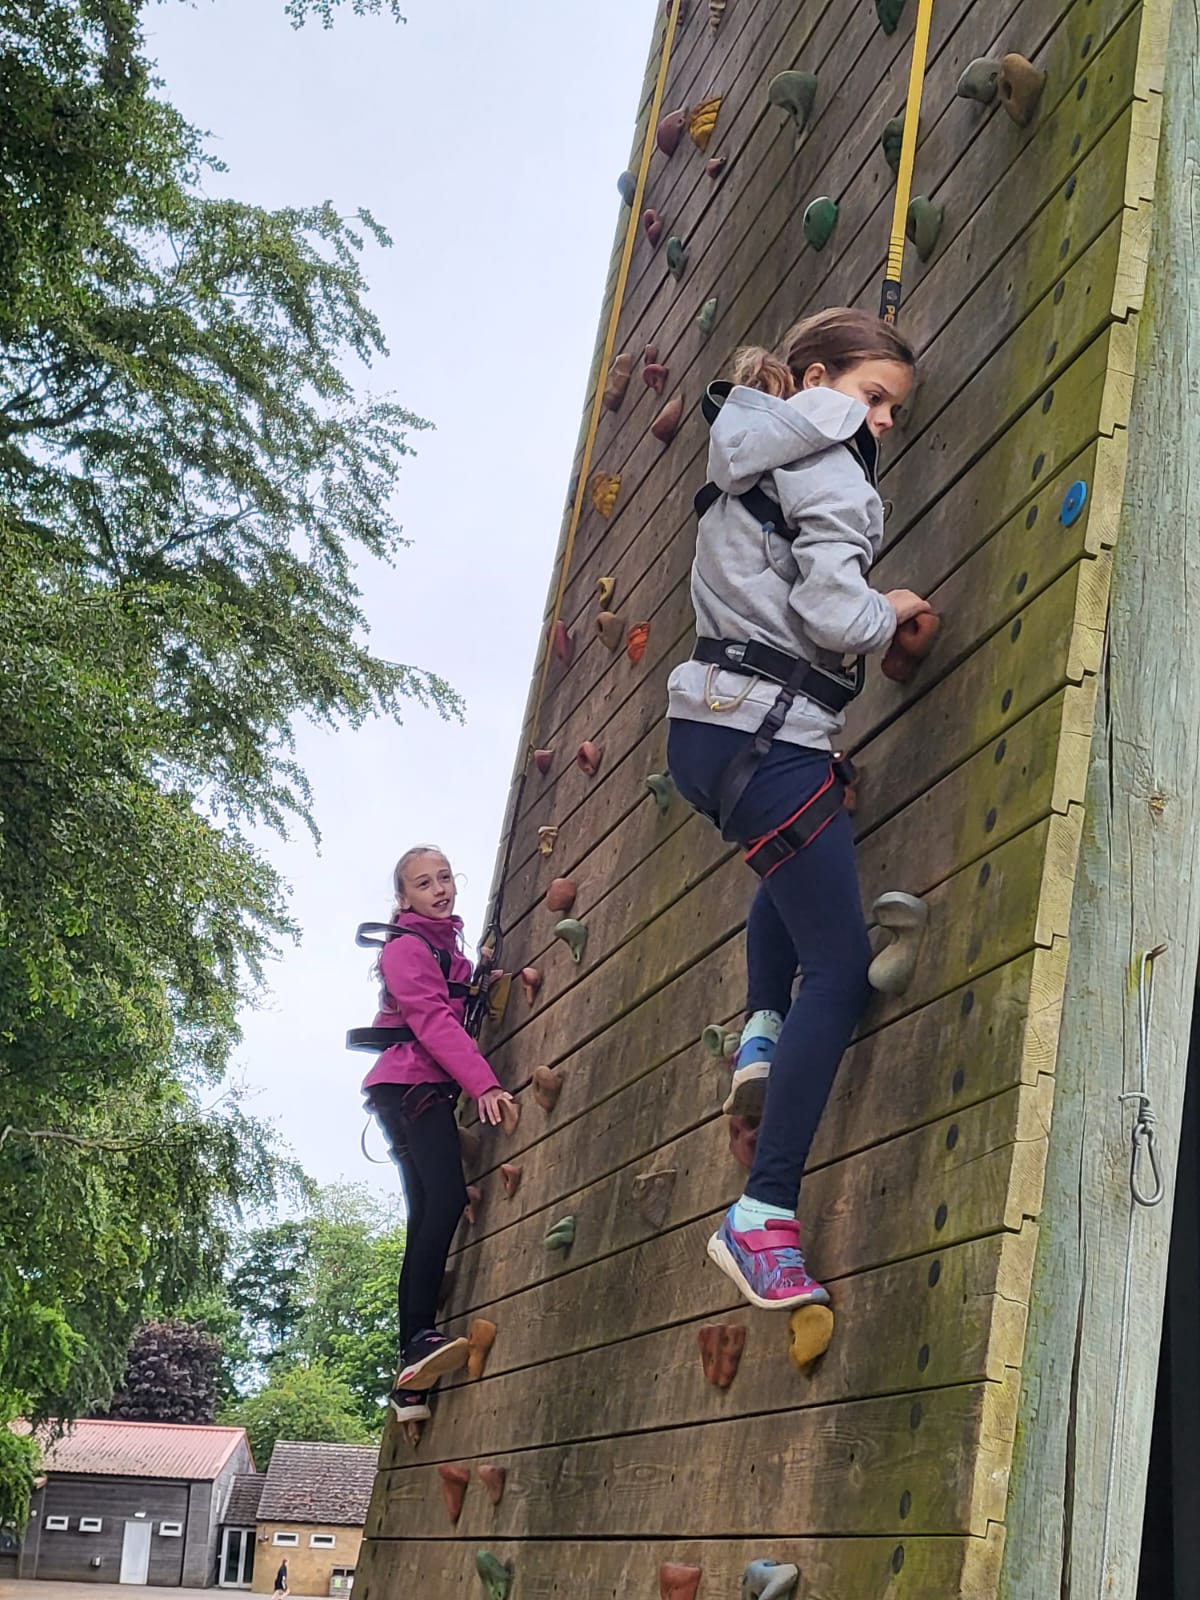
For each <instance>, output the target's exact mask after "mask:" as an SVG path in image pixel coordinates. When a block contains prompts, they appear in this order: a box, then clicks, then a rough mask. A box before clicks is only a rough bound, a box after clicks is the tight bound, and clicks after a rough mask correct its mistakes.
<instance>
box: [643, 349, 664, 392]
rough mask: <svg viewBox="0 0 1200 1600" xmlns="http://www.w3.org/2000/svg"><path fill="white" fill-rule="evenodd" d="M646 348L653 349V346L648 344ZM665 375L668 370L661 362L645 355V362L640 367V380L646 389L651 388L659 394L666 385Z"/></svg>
mask: <svg viewBox="0 0 1200 1600" xmlns="http://www.w3.org/2000/svg"><path fill="white" fill-rule="evenodd" d="M648 348H649V349H651V350H653V349H654V346H653V345H650V346H649V347H648ZM667 377H668V372H667V369H666V367H664V366H663V364H662V362H661V361H651V360H650V359H649V358H648V357H647V360H646V364H645V366H644V367H643V368H642V381H643V382H644V383H645V385H646V387H647V389H653V390H654V392H655V394H661V393H662V392H663V390H664V389H665V388H666V386H667Z"/></svg>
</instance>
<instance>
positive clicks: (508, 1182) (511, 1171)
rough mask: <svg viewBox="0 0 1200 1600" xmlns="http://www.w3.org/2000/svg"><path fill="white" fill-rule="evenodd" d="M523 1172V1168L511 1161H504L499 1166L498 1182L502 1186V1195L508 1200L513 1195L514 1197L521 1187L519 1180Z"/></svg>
mask: <svg viewBox="0 0 1200 1600" xmlns="http://www.w3.org/2000/svg"><path fill="white" fill-rule="evenodd" d="M524 1171H525V1169H524V1167H520V1166H518V1165H516V1163H514V1162H512V1161H506V1162H504V1164H503V1165H502V1166H501V1168H500V1182H501V1183H502V1184H503V1185H504V1193H505V1195H506V1196H507V1197H508V1199H510V1200H511V1199H512V1197H513V1195H515V1194H516V1192H517V1190H518V1189H519V1188H520V1187H521V1178H522V1175H523V1174H524Z"/></svg>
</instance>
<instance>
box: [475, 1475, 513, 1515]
mask: <svg viewBox="0 0 1200 1600" xmlns="http://www.w3.org/2000/svg"><path fill="white" fill-rule="evenodd" d="M478 1470H479V1481H480V1483H481V1484H482V1485H483V1487H484V1488H485V1489H486V1490H487V1497H488V1499H489V1500H490V1501H491V1503H492V1505H494V1506H498V1505H499V1504H500V1502H501V1500H503V1499H504V1480H505V1479H506V1478H507V1476H508V1473H507V1472H506V1471H505V1469H504V1468H503V1467H492V1466H482V1467H480V1468H479V1469H478Z"/></svg>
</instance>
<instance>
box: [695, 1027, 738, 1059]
mask: <svg viewBox="0 0 1200 1600" xmlns="http://www.w3.org/2000/svg"><path fill="white" fill-rule="evenodd" d="M741 1042H742V1036H741V1034H739V1033H736V1032H735V1031H734V1030H733V1029H732V1028H726V1027H724V1026H723V1025H722V1024H721V1023H719V1022H710V1023H709V1025H708V1027H707V1028H705V1030H704V1032H703V1033H702V1034H701V1035H700V1043H701V1044H702V1045H703V1046H704V1049H705V1050H706V1051H707V1052H708V1054H709V1055H710V1056H715V1057H716V1059H717V1060H718V1061H727V1060H728V1059H729V1057H730V1056H731V1055H733V1053H734V1051H735V1050H736V1049H737V1047H738V1045H739V1044H741Z"/></svg>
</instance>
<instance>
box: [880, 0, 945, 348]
mask: <svg viewBox="0 0 1200 1600" xmlns="http://www.w3.org/2000/svg"><path fill="white" fill-rule="evenodd" d="M932 17H933V0H918V4H917V21H916V25H915V27H914V28H913V52H912V62H911V64H910V66H909V69H908V99H907V100H906V101H905V104H904V137H903V138H902V140H901V142H900V168H899V171H898V172H897V173H896V204H895V206H894V207H893V210H892V233H891V238H890V239H889V241H888V260H887V272H886V275H885V277H884V280H883V296H882V299H881V302H880V306H879V315H880V316H881V317H882V318H883V320H884V321H885V322H895V320H896V313H897V311H899V309H900V282H901V274H902V273H903V271H904V240H905V234H906V229H907V225H908V202H909V198H910V196H911V194H912V177H913V167H914V165H915V164H916V158H917V133H918V125H919V123H920V121H921V92H922V90H923V89H924V87H925V62H926V59H927V58H928V55H929V25H930V22H931V20H932Z"/></svg>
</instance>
